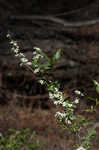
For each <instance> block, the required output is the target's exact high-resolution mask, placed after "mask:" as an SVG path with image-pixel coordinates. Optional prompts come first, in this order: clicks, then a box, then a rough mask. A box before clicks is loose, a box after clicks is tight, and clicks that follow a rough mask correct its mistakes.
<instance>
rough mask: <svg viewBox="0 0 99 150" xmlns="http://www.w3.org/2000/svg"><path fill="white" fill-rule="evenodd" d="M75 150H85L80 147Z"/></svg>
mask: <svg viewBox="0 0 99 150" xmlns="http://www.w3.org/2000/svg"><path fill="white" fill-rule="evenodd" d="M76 150H86V149H85V148H84V147H82V146H80V147H79V148H77V149H76Z"/></svg>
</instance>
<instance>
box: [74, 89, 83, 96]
mask: <svg viewBox="0 0 99 150" xmlns="http://www.w3.org/2000/svg"><path fill="white" fill-rule="evenodd" d="M75 94H76V95H80V96H84V94H83V93H81V92H80V91H79V90H75Z"/></svg>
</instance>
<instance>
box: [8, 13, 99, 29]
mask: <svg viewBox="0 0 99 150" xmlns="http://www.w3.org/2000/svg"><path fill="white" fill-rule="evenodd" d="M10 19H11V20H31V21H33V20H48V21H52V22H55V23H57V24H60V25H63V26H64V27H67V28H79V27H83V26H90V25H94V24H98V23H99V18H97V19H93V20H87V21H77V22H68V21H66V20H64V19H60V18H58V17H53V16H43V15H33V16H28V15H26V16H10Z"/></svg>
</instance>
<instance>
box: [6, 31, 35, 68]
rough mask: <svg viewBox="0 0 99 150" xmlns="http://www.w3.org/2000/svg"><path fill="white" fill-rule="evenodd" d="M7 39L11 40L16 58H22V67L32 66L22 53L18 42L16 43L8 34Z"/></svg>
mask: <svg viewBox="0 0 99 150" xmlns="http://www.w3.org/2000/svg"><path fill="white" fill-rule="evenodd" d="M7 38H8V39H9V40H10V45H11V50H12V51H13V52H14V54H15V56H16V57H19V58H20V61H21V63H20V65H27V66H31V65H32V63H31V62H30V61H29V60H28V59H27V58H26V57H25V55H24V54H23V53H21V52H20V49H19V46H18V43H17V41H14V40H13V39H12V38H11V35H10V34H7Z"/></svg>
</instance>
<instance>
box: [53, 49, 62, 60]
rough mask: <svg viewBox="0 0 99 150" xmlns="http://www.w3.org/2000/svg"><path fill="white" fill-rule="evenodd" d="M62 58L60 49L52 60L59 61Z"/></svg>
mask: <svg viewBox="0 0 99 150" xmlns="http://www.w3.org/2000/svg"><path fill="white" fill-rule="evenodd" d="M60 56H61V49H59V50H58V51H57V52H56V53H55V55H54V56H53V58H52V60H53V62H55V61H58V60H59V59H60Z"/></svg>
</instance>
